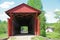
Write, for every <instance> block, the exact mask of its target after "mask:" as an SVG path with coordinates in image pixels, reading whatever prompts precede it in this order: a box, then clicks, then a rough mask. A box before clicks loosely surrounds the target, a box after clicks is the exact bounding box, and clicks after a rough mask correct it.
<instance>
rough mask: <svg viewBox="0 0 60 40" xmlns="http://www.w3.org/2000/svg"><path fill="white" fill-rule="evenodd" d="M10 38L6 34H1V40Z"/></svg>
mask: <svg viewBox="0 0 60 40" xmlns="http://www.w3.org/2000/svg"><path fill="white" fill-rule="evenodd" d="M7 37H8V35H7V34H6V33H2V34H0V38H1V39H3V38H7Z"/></svg>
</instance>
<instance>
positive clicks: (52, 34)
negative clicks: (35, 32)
mask: <svg viewBox="0 0 60 40" xmlns="http://www.w3.org/2000/svg"><path fill="white" fill-rule="evenodd" d="M47 37H48V38H60V34H59V33H56V32H48V33H47Z"/></svg>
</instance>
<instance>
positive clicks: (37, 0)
mask: <svg viewBox="0 0 60 40" xmlns="http://www.w3.org/2000/svg"><path fill="white" fill-rule="evenodd" d="M27 4H28V5H30V6H32V7H33V8H36V9H39V10H40V11H41V14H40V15H39V19H40V22H41V23H40V27H41V34H40V35H42V36H44V37H45V36H46V33H45V16H44V11H43V8H42V3H41V0H29V1H28V3H27Z"/></svg>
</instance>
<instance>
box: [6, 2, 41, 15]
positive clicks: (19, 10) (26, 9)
mask: <svg viewBox="0 0 60 40" xmlns="http://www.w3.org/2000/svg"><path fill="white" fill-rule="evenodd" d="M25 12H26V13H29V12H31V13H33V12H37V13H40V10H37V9H35V8H33V7H31V6H29V5H27V4H24V3H23V4H21V5H18V6H16V7H14V8H12V9H10V10H8V11H6V13H7V14H8V15H9V13H25Z"/></svg>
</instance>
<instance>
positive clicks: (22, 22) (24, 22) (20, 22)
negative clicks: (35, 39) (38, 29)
mask: <svg viewBox="0 0 60 40" xmlns="http://www.w3.org/2000/svg"><path fill="white" fill-rule="evenodd" d="M22 26H27V27H28V30H27V31H28V33H21V27H22ZM13 28H14V30H13V35H27V34H28V35H34V17H33V15H27V16H20V15H19V16H14V20H13Z"/></svg>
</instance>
